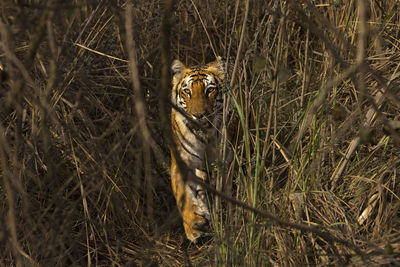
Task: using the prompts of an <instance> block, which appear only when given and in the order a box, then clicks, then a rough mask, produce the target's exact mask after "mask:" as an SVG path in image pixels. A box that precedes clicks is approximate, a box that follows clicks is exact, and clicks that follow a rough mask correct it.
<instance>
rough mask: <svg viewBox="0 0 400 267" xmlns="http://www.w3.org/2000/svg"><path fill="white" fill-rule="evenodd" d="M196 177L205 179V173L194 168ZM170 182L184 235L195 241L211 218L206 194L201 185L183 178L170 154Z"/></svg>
mask: <svg viewBox="0 0 400 267" xmlns="http://www.w3.org/2000/svg"><path fill="white" fill-rule="evenodd" d="M195 174H196V176H197V177H198V178H200V179H202V180H205V178H206V176H205V173H204V172H202V171H200V170H198V169H196V170H195ZM171 184H172V190H173V192H174V195H175V199H176V203H177V205H178V209H179V212H180V213H181V216H182V219H183V226H184V229H185V233H186V237H187V238H188V239H189V240H190V241H192V242H196V240H197V238H199V237H200V236H201V234H202V233H204V231H205V230H206V228H207V226H208V224H209V221H210V219H211V216H210V211H209V207H208V201H207V196H206V193H205V190H204V189H203V188H202V186H201V185H199V184H197V183H196V182H195V181H193V180H191V179H185V180H184V179H183V178H182V174H181V173H180V172H179V170H178V166H177V164H176V162H175V159H174V157H173V156H172V164H171Z"/></svg>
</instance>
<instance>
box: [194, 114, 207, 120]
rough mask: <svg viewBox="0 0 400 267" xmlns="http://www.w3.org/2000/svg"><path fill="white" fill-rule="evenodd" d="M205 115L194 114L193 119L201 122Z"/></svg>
mask: <svg viewBox="0 0 400 267" xmlns="http://www.w3.org/2000/svg"><path fill="white" fill-rule="evenodd" d="M205 115H206V114H205V113H193V117H194V118H195V119H196V120H201V119H203V118H204V117H205Z"/></svg>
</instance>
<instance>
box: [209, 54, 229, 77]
mask: <svg viewBox="0 0 400 267" xmlns="http://www.w3.org/2000/svg"><path fill="white" fill-rule="evenodd" d="M207 65H208V70H209V71H211V72H213V73H214V74H215V75H217V76H218V78H219V79H221V80H223V79H224V77H225V66H224V65H225V62H224V61H223V60H222V58H221V57H220V56H218V57H217V59H216V60H215V61H213V62H210V63H208V64H207Z"/></svg>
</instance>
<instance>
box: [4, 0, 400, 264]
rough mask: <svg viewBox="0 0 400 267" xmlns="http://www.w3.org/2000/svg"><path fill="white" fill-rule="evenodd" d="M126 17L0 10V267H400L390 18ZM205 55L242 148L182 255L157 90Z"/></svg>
mask: <svg viewBox="0 0 400 267" xmlns="http://www.w3.org/2000/svg"><path fill="white" fill-rule="evenodd" d="M125 2H126V1H118V0H113V1H85V0H83V1H77V0H73V1H61V2H60V1H36V0H28V1H13V0H5V1H2V2H1V3H0V9H1V12H0V64H1V70H0V71H1V73H0V74H1V75H0V120H1V123H0V180H1V184H0V214H1V215H2V216H1V220H0V246H1V247H2V248H5V249H1V250H0V264H1V265H3V266H13V265H17V266H25V265H31V266H36V265H43V266H55V265H58V266H82V265H96V266H97V265H102V266H112V265H116V266H118V265H121V266H126V265H128V266H129V265H141V266H156V265H163V266H182V265H188V266H191V265H198V266H207V265H208V266H214V265H224V266H265V265H277V266H278V265H289V266H290V265H293V266H299V265H328V264H331V265H361V264H362V265H364V264H371V265H390V264H392V265H398V264H400V230H399V229H400V219H399V207H400V194H399V192H400V188H399V175H400V157H399V155H400V149H399V147H400V134H399V130H400V116H399V115H400V114H399V110H400V91H399V88H400V87H399V85H400V77H399V76H400V16H399V14H400V3H399V1H395V0H383V1H373V0H371V1H362V0H359V1H311V0H304V1H294V0H290V1H211V0H204V1H193V0H186V1H177V3H172V4H173V7H172V13H171V14H169V13H168V9H167V8H165V6H164V3H163V2H162V1H133V2H132V6H130V5H128V4H126V3H125ZM164 2H165V3H166V4H168V2H169V1H164ZM163 18H164V19H163ZM168 22H170V23H171V24H170V27H168ZM168 40H170V43H169V42H168ZM160 44H161V47H160ZM168 44H170V47H168ZM216 55H222V56H224V57H225V58H226V59H227V61H228V65H229V66H231V67H230V73H231V76H233V77H232V82H231V81H227V85H226V95H227V96H229V97H230V98H231V99H232V102H235V101H236V105H233V104H232V106H233V107H234V110H235V112H236V113H237V114H238V117H239V118H240V119H241V124H240V125H239V127H242V128H243V129H244V130H245V131H244V134H243V136H242V138H241V139H240V140H239V142H238V145H235V147H234V148H233V151H234V153H235V165H236V167H232V168H226V170H225V171H224V173H223V174H222V173H221V172H220V171H221V169H222V165H219V164H216V165H213V167H214V169H215V172H214V179H213V180H212V186H213V187H216V188H217V189H218V190H223V194H219V195H217V196H215V195H214V193H212V192H211V191H210V196H213V197H212V199H213V200H214V203H216V204H215V206H216V207H218V208H217V209H214V219H213V223H212V228H213V232H212V234H211V236H210V237H209V238H208V239H207V240H205V241H204V242H203V243H201V244H198V245H194V244H190V243H189V242H188V241H186V240H185V239H184V237H183V236H184V233H183V229H182V226H181V222H180V219H179V215H178V212H177V209H176V207H175V201H174V198H173V195H172V191H171V189H170V185H169V175H168V164H169V150H168V129H169V128H168V114H166V113H167V112H165V110H168V109H169V108H170V107H169V105H168V104H165V103H166V102H167V101H166V100H165V99H166V97H167V92H165V89H164V91H163V90H162V89H163V88H165V87H166V86H168V85H166V83H168V69H167V68H166V66H167V64H168V61H170V60H171V59H172V58H179V59H181V60H182V61H184V62H186V63H188V64H189V65H190V64H198V63H204V62H209V61H212V60H214V59H215V56H216ZM227 145H229V144H227ZM237 166H239V167H237ZM229 198H231V199H229ZM273 215H275V216H276V217H274V216H273Z"/></svg>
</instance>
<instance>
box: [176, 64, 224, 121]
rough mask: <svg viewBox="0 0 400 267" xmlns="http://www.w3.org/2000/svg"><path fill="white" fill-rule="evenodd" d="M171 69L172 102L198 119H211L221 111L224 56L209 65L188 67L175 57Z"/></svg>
mask: <svg viewBox="0 0 400 267" xmlns="http://www.w3.org/2000/svg"><path fill="white" fill-rule="evenodd" d="M172 71H173V73H174V77H173V80H172V84H173V90H172V103H174V104H175V105H176V106H178V107H179V108H181V109H182V110H184V111H185V112H186V113H187V115H189V117H191V118H192V119H194V120H196V121H199V122H203V121H206V120H208V121H209V120H210V119H212V118H213V116H214V115H216V113H220V112H221V110H222V105H223V97H222V82H223V79H224V73H225V72H224V67H223V61H222V60H221V57H217V60H216V61H213V62H211V63H208V64H206V65H201V66H194V67H186V66H185V65H184V64H183V63H182V62H180V61H179V60H174V62H173V63H172Z"/></svg>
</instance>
